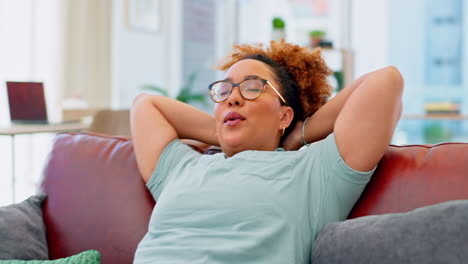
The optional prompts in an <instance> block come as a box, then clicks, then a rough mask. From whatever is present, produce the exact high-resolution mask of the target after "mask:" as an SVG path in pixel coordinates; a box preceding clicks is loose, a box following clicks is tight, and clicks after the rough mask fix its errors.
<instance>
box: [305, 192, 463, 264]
mask: <svg viewBox="0 0 468 264" xmlns="http://www.w3.org/2000/svg"><path fill="white" fill-rule="evenodd" d="M467 249H468V200H464V201H450V202H445V203H440V204H437V205H432V206H426V207H422V208H419V209H416V210H414V211H412V212H408V213H397V214H384V215H375V216H365V217H360V218H356V219H352V220H347V221H344V222H335V223H331V224H328V225H327V226H325V228H324V230H322V232H321V233H319V235H318V237H317V240H316V241H315V244H314V248H313V253H312V254H313V256H312V260H313V263H314V264H321V263H331V264H334V263H380V264H386V263H400V264H402V263H403V264H404V263H467V261H468V251H467Z"/></svg>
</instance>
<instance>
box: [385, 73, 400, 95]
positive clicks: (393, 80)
mask: <svg viewBox="0 0 468 264" xmlns="http://www.w3.org/2000/svg"><path fill="white" fill-rule="evenodd" d="M384 71H385V76H386V78H387V81H388V82H389V83H390V84H391V87H392V88H393V89H394V90H395V91H397V92H398V94H399V96H400V97H401V95H402V94H403V88H404V86H405V79H404V78H403V75H402V74H401V72H400V71H399V70H398V69H397V68H396V67H395V66H388V67H386V68H384Z"/></svg>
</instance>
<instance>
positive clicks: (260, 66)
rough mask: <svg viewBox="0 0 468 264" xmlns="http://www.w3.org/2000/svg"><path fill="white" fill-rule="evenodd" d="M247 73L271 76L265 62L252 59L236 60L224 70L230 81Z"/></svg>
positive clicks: (240, 78)
mask: <svg viewBox="0 0 468 264" xmlns="http://www.w3.org/2000/svg"><path fill="white" fill-rule="evenodd" d="M249 75H256V76H259V77H261V78H265V79H270V78H271V77H273V73H272V72H271V70H270V68H269V67H268V66H267V65H266V64H265V63H263V62H261V61H258V60H253V59H245V60H241V61H238V62H236V63H234V64H233V65H232V66H231V67H230V68H229V69H228V71H227V72H226V78H227V79H228V78H229V79H231V80H232V81H240V80H242V79H244V78H245V77H246V76H249Z"/></svg>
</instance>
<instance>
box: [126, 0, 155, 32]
mask: <svg viewBox="0 0 468 264" xmlns="http://www.w3.org/2000/svg"><path fill="white" fill-rule="evenodd" d="M127 3H128V4H127V19H128V26H129V28H131V29H134V30H137V31H145V32H150V33H157V32H159V30H160V27H161V1H160V0H127Z"/></svg>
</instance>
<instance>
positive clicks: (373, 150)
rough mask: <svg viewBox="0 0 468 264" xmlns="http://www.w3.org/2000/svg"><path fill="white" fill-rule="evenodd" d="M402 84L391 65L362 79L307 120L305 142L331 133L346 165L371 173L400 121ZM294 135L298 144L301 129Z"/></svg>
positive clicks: (316, 139)
mask: <svg viewBox="0 0 468 264" xmlns="http://www.w3.org/2000/svg"><path fill="white" fill-rule="evenodd" d="M403 85H404V82H403V77H402V76H401V74H400V72H399V71H398V70H397V69H396V68H395V67H393V66H389V67H386V68H383V69H379V70H377V71H374V72H370V73H368V74H366V75H363V76H361V77H360V78H359V79H357V80H356V81H355V82H353V83H352V84H351V85H349V86H348V87H346V88H345V89H343V90H342V91H341V92H340V93H339V94H337V95H336V96H335V97H334V98H333V99H332V100H330V101H329V102H327V103H326V104H325V105H324V106H322V107H321V108H320V109H319V110H318V111H317V112H315V113H314V114H313V115H312V116H311V117H310V119H309V120H308V121H307V123H306V125H305V128H304V139H305V141H306V142H308V143H312V142H314V141H318V140H321V139H323V138H325V137H326V136H327V135H329V134H330V133H332V132H334V133H335V138H336V142H337V146H338V150H339V152H340V154H341V156H342V158H343V159H344V161H345V162H346V164H348V166H350V167H351V168H353V169H355V170H359V171H369V170H371V169H372V168H373V167H375V166H376V165H377V163H378V162H379V160H380V159H381V158H382V156H383V154H384V152H385V150H386V149H387V147H388V144H389V143H390V140H391V138H392V135H393V132H394V130H395V127H396V125H397V123H398V120H399V119H400V116H401V111H402V102H401V97H402V93H403ZM295 132H296V133H295V135H296V139H295V140H294V141H295V142H297V141H298V140H300V136H299V135H300V130H299V129H296V131H295Z"/></svg>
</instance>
